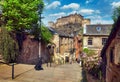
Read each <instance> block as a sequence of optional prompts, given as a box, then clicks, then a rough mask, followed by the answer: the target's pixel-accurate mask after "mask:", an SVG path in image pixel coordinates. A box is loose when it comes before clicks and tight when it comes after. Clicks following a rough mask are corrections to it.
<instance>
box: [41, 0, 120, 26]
mask: <svg viewBox="0 0 120 82" xmlns="http://www.w3.org/2000/svg"><path fill="white" fill-rule="evenodd" d="M44 3H45V8H44V11H43V13H42V16H43V17H44V19H42V21H43V23H44V24H45V25H48V22H49V21H53V22H56V19H57V18H61V17H63V16H67V15H70V14H74V13H77V14H81V15H82V16H83V17H84V18H89V19H91V24H98V23H101V24H112V23H113V20H112V14H113V10H114V9H115V8H116V7H118V6H120V0H44Z"/></svg>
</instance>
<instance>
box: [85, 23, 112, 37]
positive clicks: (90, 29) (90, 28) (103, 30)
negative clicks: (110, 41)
mask: <svg viewBox="0 0 120 82" xmlns="http://www.w3.org/2000/svg"><path fill="white" fill-rule="evenodd" d="M111 29H112V24H93V25H87V26H86V33H85V34H84V35H109V34H110V32H111Z"/></svg>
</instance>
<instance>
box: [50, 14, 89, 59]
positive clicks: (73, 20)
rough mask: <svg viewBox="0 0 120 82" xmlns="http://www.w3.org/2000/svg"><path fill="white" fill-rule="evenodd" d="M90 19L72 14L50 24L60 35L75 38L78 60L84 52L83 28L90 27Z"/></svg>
mask: <svg viewBox="0 0 120 82" xmlns="http://www.w3.org/2000/svg"><path fill="white" fill-rule="evenodd" d="M89 24H90V19H85V18H84V17H83V16H82V15H80V14H77V13H75V14H71V15H68V16H64V17H61V18H58V19H57V21H56V22H55V23H54V22H49V26H50V27H52V28H54V29H56V30H57V31H58V32H61V33H60V35H61V34H62V35H63V34H65V36H66V35H68V36H70V35H72V36H74V40H73V41H74V50H75V56H76V58H78V55H79V54H80V53H81V51H82V38H81V36H82V31H83V26H85V25H89ZM62 49H63V48H62V47H61V52H64V49H63V50H62Z"/></svg>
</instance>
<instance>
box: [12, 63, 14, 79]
mask: <svg viewBox="0 0 120 82" xmlns="http://www.w3.org/2000/svg"><path fill="white" fill-rule="evenodd" d="M12 79H14V63H13V64H12Z"/></svg>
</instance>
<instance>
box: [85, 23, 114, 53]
mask: <svg viewBox="0 0 120 82" xmlns="http://www.w3.org/2000/svg"><path fill="white" fill-rule="evenodd" d="M111 28H112V25H109V24H95V25H86V27H84V33H83V48H88V49H91V50H94V51H96V52H98V51H99V50H101V49H102V47H103V46H104V44H105V43H106V41H107V38H108V36H109V33H110V31H111Z"/></svg>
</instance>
